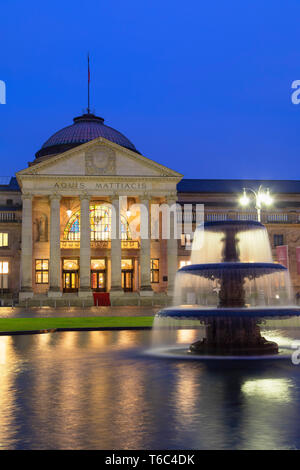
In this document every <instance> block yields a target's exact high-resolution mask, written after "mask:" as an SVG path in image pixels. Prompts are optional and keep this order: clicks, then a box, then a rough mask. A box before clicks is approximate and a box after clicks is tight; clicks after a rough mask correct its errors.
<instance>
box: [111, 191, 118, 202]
mask: <svg viewBox="0 0 300 470" xmlns="http://www.w3.org/2000/svg"><path fill="white" fill-rule="evenodd" d="M110 202H111V204H118V203H119V202H120V194H118V193H113V194H112V195H111V196H110Z"/></svg>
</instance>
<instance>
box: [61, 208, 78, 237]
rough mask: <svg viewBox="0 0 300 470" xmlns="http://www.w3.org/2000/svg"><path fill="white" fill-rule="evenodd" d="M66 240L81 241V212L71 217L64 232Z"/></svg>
mask: <svg viewBox="0 0 300 470" xmlns="http://www.w3.org/2000/svg"><path fill="white" fill-rule="evenodd" d="M64 240H80V211H78V212H75V214H72V215H71V217H70V219H69V221H68V223H67V225H66V228H65V230H64Z"/></svg>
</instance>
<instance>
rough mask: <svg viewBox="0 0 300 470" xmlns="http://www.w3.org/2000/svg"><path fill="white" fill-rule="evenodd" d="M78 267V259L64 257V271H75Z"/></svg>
mask: <svg viewBox="0 0 300 470" xmlns="http://www.w3.org/2000/svg"><path fill="white" fill-rule="evenodd" d="M78 269H79V263H78V259H64V262H63V270H64V271H77V270H78Z"/></svg>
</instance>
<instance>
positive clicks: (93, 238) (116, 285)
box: [0, 114, 300, 306]
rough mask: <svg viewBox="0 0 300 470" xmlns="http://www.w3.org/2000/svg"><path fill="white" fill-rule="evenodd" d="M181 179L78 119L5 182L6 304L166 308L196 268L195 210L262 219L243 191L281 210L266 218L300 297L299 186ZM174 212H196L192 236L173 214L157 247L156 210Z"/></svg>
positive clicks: (1, 202)
mask: <svg viewBox="0 0 300 470" xmlns="http://www.w3.org/2000/svg"><path fill="white" fill-rule="evenodd" d="M182 178H183V177H182V175H181V174H179V173H178V172H176V171H174V170H171V169H169V168H167V167H165V166H163V165H161V164H158V163H156V162H154V161H152V160H150V159H149V158H147V157H145V156H143V155H141V153H140V152H138V150H137V149H136V148H135V146H134V145H133V144H132V143H131V142H130V141H129V140H128V139H127V138H126V137H125V136H124V135H122V134H121V133H120V132H118V131H116V130H115V129H112V128H111V127H108V126H106V125H105V124H104V120H103V119H102V118H99V117H96V116H94V115H92V114H84V115H82V116H80V117H77V118H75V119H74V123H73V124H72V125H70V126H68V127H65V128H64V129H61V130H59V131H58V132H56V133H55V134H54V135H53V136H51V137H50V138H49V139H48V140H47V141H46V142H45V143H44V145H43V146H42V148H41V149H40V150H39V151H38V152H37V153H36V158H35V159H34V161H32V162H31V163H29V164H28V167H27V168H25V169H23V170H21V171H19V172H18V173H17V174H16V178H15V177H13V178H11V179H10V181H0V183H2V184H0V294H1V298H2V301H3V300H4V301H5V302H10V299H11V298H12V297H14V298H15V299H16V300H17V299H18V300H19V302H20V303H21V304H22V303H25V302H26V303H28V304H33V305H40V304H41V305H47V304H48V305H85V306H87V305H93V304H99V305H103V304H105V303H109V302H111V303H112V304H115V305H116V304H136V305H142V304H162V305H165V304H166V303H168V302H170V299H171V294H172V292H173V289H174V278H175V273H176V270H177V269H178V268H179V267H181V266H183V265H184V264H187V263H189V257H190V244H191V240H192V232H193V230H194V229H195V224H196V207H197V205H199V204H203V205H204V217H205V220H225V219H244V220H245V219H255V218H256V213H255V210H254V209H252V210H251V209H249V208H248V209H245V208H243V209H242V208H241V207H240V206H239V204H238V198H239V195H240V194H241V193H242V191H243V188H244V187H254V188H255V187H258V186H259V185H260V184H262V185H264V186H265V187H268V188H270V191H271V193H272V194H273V195H274V206H273V207H272V208H271V209H269V210H268V211H265V212H263V213H262V221H263V223H265V224H266V226H267V228H268V231H269V234H270V240H271V244H272V248H273V254H274V258H275V260H276V256H277V251H276V246H286V247H287V251H286V252H287V253H288V263H289V268H290V271H291V276H292V281H293V284H294V287H295V289H296V290H298V289H299V290H300V254H299V250H297V248H298V245H299V247H300V181H271V180H269V181H244V180H201V179H194V180H188V179H182ZM176 203H177V204H179V205H181V206H183V205H184V204H187V205H188V207H189V208H190V211H189V212H188V216H189V218H190V222H191V233H182V234H179V236H178V234H177V238H176V237H175V236H174V232H175V228H174V227H175V216H174V214H173V213H172V210H171V212H170V227H169V230H170V231H169V235H170V236H168V237H164V236H163V234H162V225H163V222H164V213H163V212H159V213H158V216H157V220H156V224H157V227H158V229H157V234H156V236H155V237H153V236H152V235H153V234H152V233H150V231H151V226H152V224H153V220H154V219H153V209H152V207H154V205H156V206H162V205H163V206H164V207H170V208H172V207H174V205H175V204H176ZM142 214H144V216H143V217H142ZM145 214H146V215H145ZM180 217H181V215H180ZM145 234H146V235H145ZM298 254H299V260H298V261H297V256H298Z"/></svg>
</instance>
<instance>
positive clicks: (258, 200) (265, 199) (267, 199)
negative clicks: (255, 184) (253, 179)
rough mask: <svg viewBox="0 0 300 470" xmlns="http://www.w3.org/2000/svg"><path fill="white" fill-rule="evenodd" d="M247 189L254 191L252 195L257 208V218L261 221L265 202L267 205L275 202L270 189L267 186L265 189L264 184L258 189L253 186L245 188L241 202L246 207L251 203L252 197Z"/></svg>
mask: <svg viewBox="0 0 300 470" xmlns="http://www.w3.org/2000/svg"><path fill="white" fill-rule="evenodd" d="M247 191H249V192H250V193H252V195H253V196H254V200H255V209H256V210H257V220H258V222H261V209H262V205H263V204H264V205H265V206H270V205H271V204H272V202H273V198H272V196H271V195H270V189H269V188H267V189H266V190H264V188H263V187H262V186H260V187H259V188H258V190H257V191H255V190H254V189H252V188H244V189H243V195H242V196H241V197H240V204H241V205H242V206H244V207H245V206H248V204H249V203H250V198H249V196H248V194H247Z"/></svg>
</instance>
